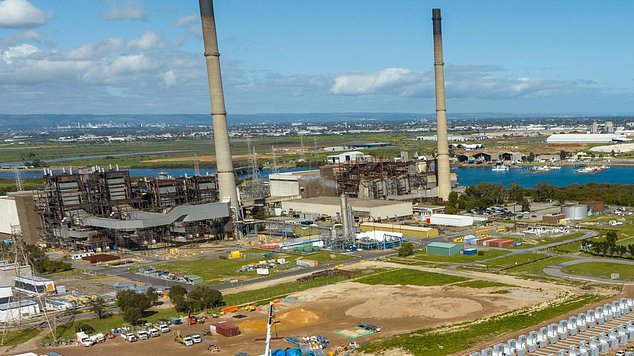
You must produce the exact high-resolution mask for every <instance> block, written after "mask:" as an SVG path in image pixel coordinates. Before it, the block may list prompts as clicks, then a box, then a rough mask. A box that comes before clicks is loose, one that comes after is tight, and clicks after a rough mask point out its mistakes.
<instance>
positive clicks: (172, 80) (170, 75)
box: [159, 69, 177, 87]
mask: <svg viewBox="0 0 634 356" xmlns="http://www.w3.org/2000/svg"><path fill="white" fill-rule="evenodd" d="M159 77H160V78H161V80H163V84H165V85H166V86H168V87H171V86H172V85H174V84H176V81H177V78H176V73H174V71H173V70H171V69H170V70H168V71H167V72H163V73H161V74H159Z"/></svg>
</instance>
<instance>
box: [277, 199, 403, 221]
mask: <svg viewBox="0 0 634 356" xmlns="http://www.w3.org/2000/svg"><path fill="white" fill-rule="evenodd" d="M348 201H349V204H350V207H351V208H352V215H354V216H356V217H359V218H361V219H371V220H381V219H394V218H403V217H408V216H412V203H411V202H402V201H391V200H374V199H354V198H350V199H348ZM282 210H283V211H285V212H286V213H288V214H300V215H304V217H307V216H312V217H319V216H330V217H336V216H338V215H340V214H341V200H340V198H339V197H315V198H306V199H295V200H287V201H283V202H282Z"/></svg>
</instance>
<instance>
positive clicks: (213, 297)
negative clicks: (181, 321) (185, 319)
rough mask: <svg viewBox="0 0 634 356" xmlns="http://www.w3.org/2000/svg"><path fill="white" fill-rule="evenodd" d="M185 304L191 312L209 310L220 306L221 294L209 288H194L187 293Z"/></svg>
mask: <svg viewBox="0 0 634 356" xmlns="http://www.w3.org/2000/svg"><path fill="white" fill-rule="evenodd" d="M187 302H189V303H190V304H191V308H192V310H203V309H205V308H211V307H214V306H218V305H220V304H222V293H220V292H219V291H217V290H215V289H212V288H209V287H204V286H196V287H194V289H192V290H191V291H189V293H187Z"/></svg>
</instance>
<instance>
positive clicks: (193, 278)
mask: <svg viewBox="0 0 634 356" xmlns="http://www.w3.org/2000/svg"><path fill="white" fill-rule="evenodd" d="M185 279H186V280H187V281H188V282H189V283H191V284H203V282H204V280H203V277H201V276H197V275H195V274H188V275H186V276H185Z"/></svg>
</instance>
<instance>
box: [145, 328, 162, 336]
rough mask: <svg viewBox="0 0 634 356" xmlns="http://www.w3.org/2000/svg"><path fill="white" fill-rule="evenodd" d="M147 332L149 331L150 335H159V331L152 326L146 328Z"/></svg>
mask: <svg viewBox="0 0 634 356" xmlns="http://www.w3.org/2000/svg"><path fill="white" fill-rule="evenodd" d="M147 332H148V333H150V336H152V337H159V336H161V332H160V331H159V330H158V329H156V328H152V329H150V330H148V331H147Z"/></svg>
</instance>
